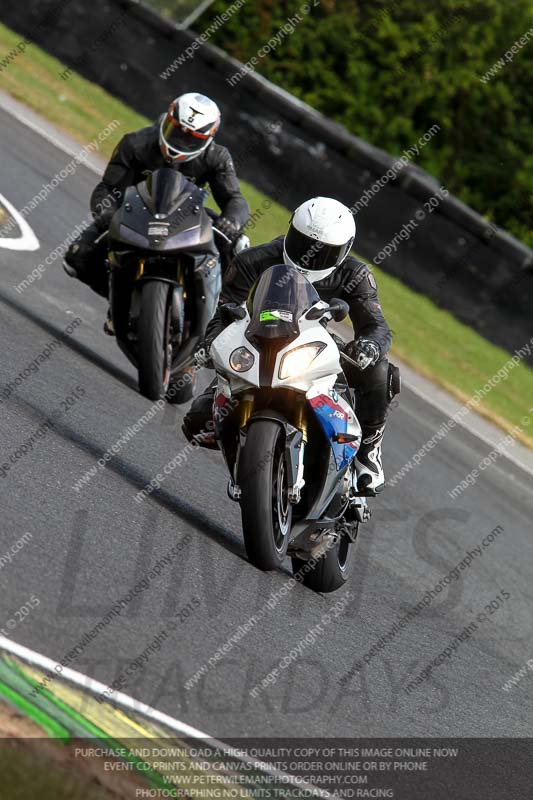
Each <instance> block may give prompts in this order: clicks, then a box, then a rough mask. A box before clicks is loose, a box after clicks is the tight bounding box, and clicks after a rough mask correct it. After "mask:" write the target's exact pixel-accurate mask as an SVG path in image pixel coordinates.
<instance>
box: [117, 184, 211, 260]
mask: <svg viewBox="0 0 533 800" xmlns="http://www.w3.org/2000/svg"><path fill="white" fill-rule="evenodd" d="M204 200H205V192H204V190H203V189H200V188H198V187H197V186H195V185H194V184H193V183H191V182H190V181H188V180H187V179H186V178H185V177H184V176H183V175H182V174H181V173H179V172H176V171H175V170H172V169H168V168H163V169H159V170H157V171H156V172H154V173H152V174H151V175H150V176H149V177H148V178H147V180H145V181H143V182H142V183H140V184H139V185H138V186H130V187H129V188H128V189H127V190H126V193H125V195H124V202H123V204H122V206H121V207H120V208H119V209H118V211H117V212H116V213H115V214H114V216H113V219H112V221H111V225H110V227H109V238H110V240H111V242H112V248H113V249H117V250H122V249H124V248H125V247H127V248H128V249H135V250H149V251H152V252H156V253H165V254H168V255H170V254H174V253H178V252H183V251H187V252H190V253H198V252H203V253H212V254H213V255H216V254H217V251H216V248H215V245H214V243H213V231H212V227H211V220H210V219H209V216H208V214H207V212H206V210H205V209H204V207H203V203H204Z"/></svg>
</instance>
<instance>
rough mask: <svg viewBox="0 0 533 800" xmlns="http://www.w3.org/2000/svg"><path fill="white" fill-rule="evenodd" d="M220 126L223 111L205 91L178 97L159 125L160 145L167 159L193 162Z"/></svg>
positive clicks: (172, 161) (209, 142)
mask: <svg viewBox="0 0 533 800" xmlns="http://www.w3.org/2000/svg"><path fill="white" fill-rule="evenodd" d="M219 125H220V111H219V109H218V106H217V104H216V103H214V102H213V100H210V99H209V97H206V96H205V94H196V92H188V93H187V94H182V95H181V96H180V97H176V99H175V100H173V101H172V103H171V104H170V107H169V109H168V111H167V113H166V114H165V116H164V117H162V118H161V124H160V127H159V145H160V147H161V152H162V153H163V157H164V158H165V160H166V161H169V162H171V163H174V162H177V161H179V162H182V161H191V160H192V159H193V158H196V157H197V156H199V155H200V153H202V152H203V151H204V150H205V149H206V147H208V146H209V145H210V144H211V142H212V140H213V136H214V135H215V133H216V132H217V130H218V126H219Z"/></svg>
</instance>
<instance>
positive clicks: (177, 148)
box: [161, 115, 209, 153]
mask: <svg viewBox="0 0 533 800" xmlns="http://www.w3.org/2000/svg"><path fill="white" fill-rule="evenodd" d="M161 136H162V138H163V140H164V142H165V144H166V146H167V147H168V149H169V150H170V151H171V152H175V153H196V152H198V151H199V150H202V149H203V148H204V147H205V145H206V142H207V140H208V139H209V132H206V133H203V132H201V131H191V130H185V128H182V127H181V125H180V124H179V122H176V120H175V119H173V118H172V117H169V116H168V115H167V116H166V117H165V119H164V120H163V122H162V123H161Z"/></svg>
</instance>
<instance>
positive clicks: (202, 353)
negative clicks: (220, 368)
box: [194, 340, 213, 369]
mask: <svg viewBox="0 0 533 800" xmlns="http://www.w3.org/2000/svg"><path fill="white" fill-rule="evenodd" d="M210 349H211V342H205V340H204V341H203V342H202V346H201V347H200V348H199V349H198V350H197V351H196V352H195V354H194V364H195V367H196V369H202V368H203V367H205V368H206V369H213V361H212V359H211V356H210V355H209V350H210Z"/></svg>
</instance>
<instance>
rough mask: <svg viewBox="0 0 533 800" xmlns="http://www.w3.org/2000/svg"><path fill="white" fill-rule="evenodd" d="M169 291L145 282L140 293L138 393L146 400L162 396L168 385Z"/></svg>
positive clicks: (163, 284)
mask: <svg viewBox="0 0 533 800" xmlns="http://www.w3.org/2000/svg"><path fill="white" fill-rule="evenodd" d="M171 299H172V289H171V287H169V285H168V284H166V283H163V282H162V281H147V282H146V283H145V284H144V286H143V288H142V293H141V309H140V313H139V322H138V347H139V391H140V393H141V394H142V395H144V396H145V397H147V398H148V399H149V400H159V399H160V398H161V397H164V396H165V393H166V391H167V389H168V385H169V382H170V366H171V363H172V342H171V337H170V326H171V322H170V319H171V315H170V304H171Z"/></svg>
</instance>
